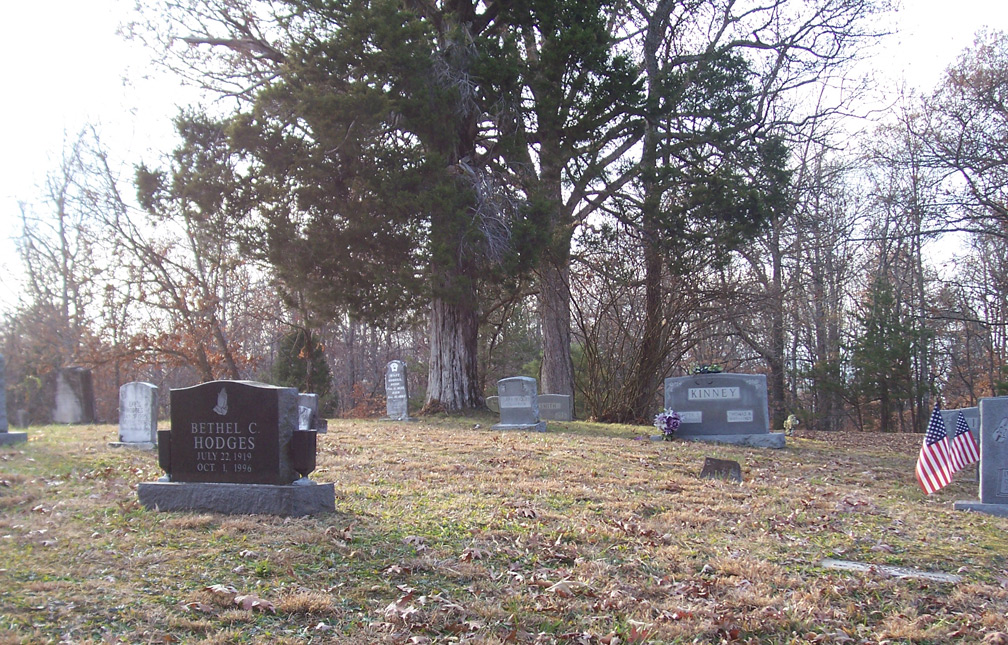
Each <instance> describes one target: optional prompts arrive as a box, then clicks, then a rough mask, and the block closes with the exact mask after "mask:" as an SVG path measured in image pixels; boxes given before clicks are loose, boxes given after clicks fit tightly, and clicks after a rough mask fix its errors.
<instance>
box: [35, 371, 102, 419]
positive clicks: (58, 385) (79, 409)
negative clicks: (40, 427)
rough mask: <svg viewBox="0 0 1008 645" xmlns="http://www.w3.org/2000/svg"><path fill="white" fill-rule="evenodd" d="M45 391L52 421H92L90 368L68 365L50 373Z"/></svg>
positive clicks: (92, 395)
mask: <svg viewBox="0 0 1008 645" xmlns="http://www.w3.org/2000/svg"><path fill="white" fill-rule="evenodd" d="M46 392H47V395H48V397H49V400H50V401H51V402H52V409H51V410H50V417H51V419H52V422H53V423H94V421H95V400H94V385H93V383H92V380H91V370H89V369H85V368H83V367H68V368H64V369H61V370H56V371H55V372H52V373H50V375H49V376H48V377H47V379H46Z"/></svg>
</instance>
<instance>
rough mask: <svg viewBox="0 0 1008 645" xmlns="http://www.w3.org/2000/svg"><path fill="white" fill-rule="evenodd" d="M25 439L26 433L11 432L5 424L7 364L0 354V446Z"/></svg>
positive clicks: (26, 438) (26, 437)
mask: <svg viewBox="0 0 1008 645" xmlns="http://www.w3.org/2000/svg"><path fill="white" fill-rule="evenodd" d="M27 440H28V435H27V433H24V432H11V431H10V428H9V426H8V424H7V364H6V361H5V359H4V357H3V355H2V354H0V446H6V445H8V444H14V443H21V442H22V441H27Z"/></svg>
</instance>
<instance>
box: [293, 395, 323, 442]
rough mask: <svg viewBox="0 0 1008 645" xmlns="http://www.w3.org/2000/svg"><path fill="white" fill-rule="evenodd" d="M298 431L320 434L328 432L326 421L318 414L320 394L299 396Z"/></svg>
mask: <svg viewBox="0 0 1008 645" xmlns="http://www.w3.org/2000/svg"><path fill="white" fill-rule="evenodd" d="M298 430H314V431H316V432H318V433H319V434H324V433H325V432H327V431H328V424H327V423H326V420H325V419H323V418H322V417H320V416H319V413H318V394H313V393H309V394H305V393H304V392H301V393H299V394H298Z"/></svg>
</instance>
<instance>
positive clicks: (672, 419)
mask: <svg viewBox="0 0 1008 645" xmlns="http://www.w3.org/2000/svg"><path fill="white" fill-rule="evenodd" d="M681 423H682V417H680V416H679V413H678V412H676V411H675V410H672V409H668V410H663V411H661V412H659V413H658V414H657V415H655V418H654V425H655V427H656V428H658V429H659V430H661V433H662V438H663V439H664V440H665V441H672V437H673V436H674V435H675V431H676V430H678V429H679V424H681Z"/></svg>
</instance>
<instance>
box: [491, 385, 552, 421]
mask: <svg viewBox="0 0 1008 645" xmlns="http://www.w3.org/2000/svg"><path fill="white" fill-rule="evenodd" d="M497 402H498V404H499V405H500V416H501V418H500V423H498V424H496V425H494V426H492V427H493V429H494V430H534V431H536V432H545V431H546V422H545V421H541V420H540V419H539V397H538V387H537V385H536V380H535V379H534V378H532V377H530V376H512V377H510V378H502V379H501V380H499V381H497Z"/></svg>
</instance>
